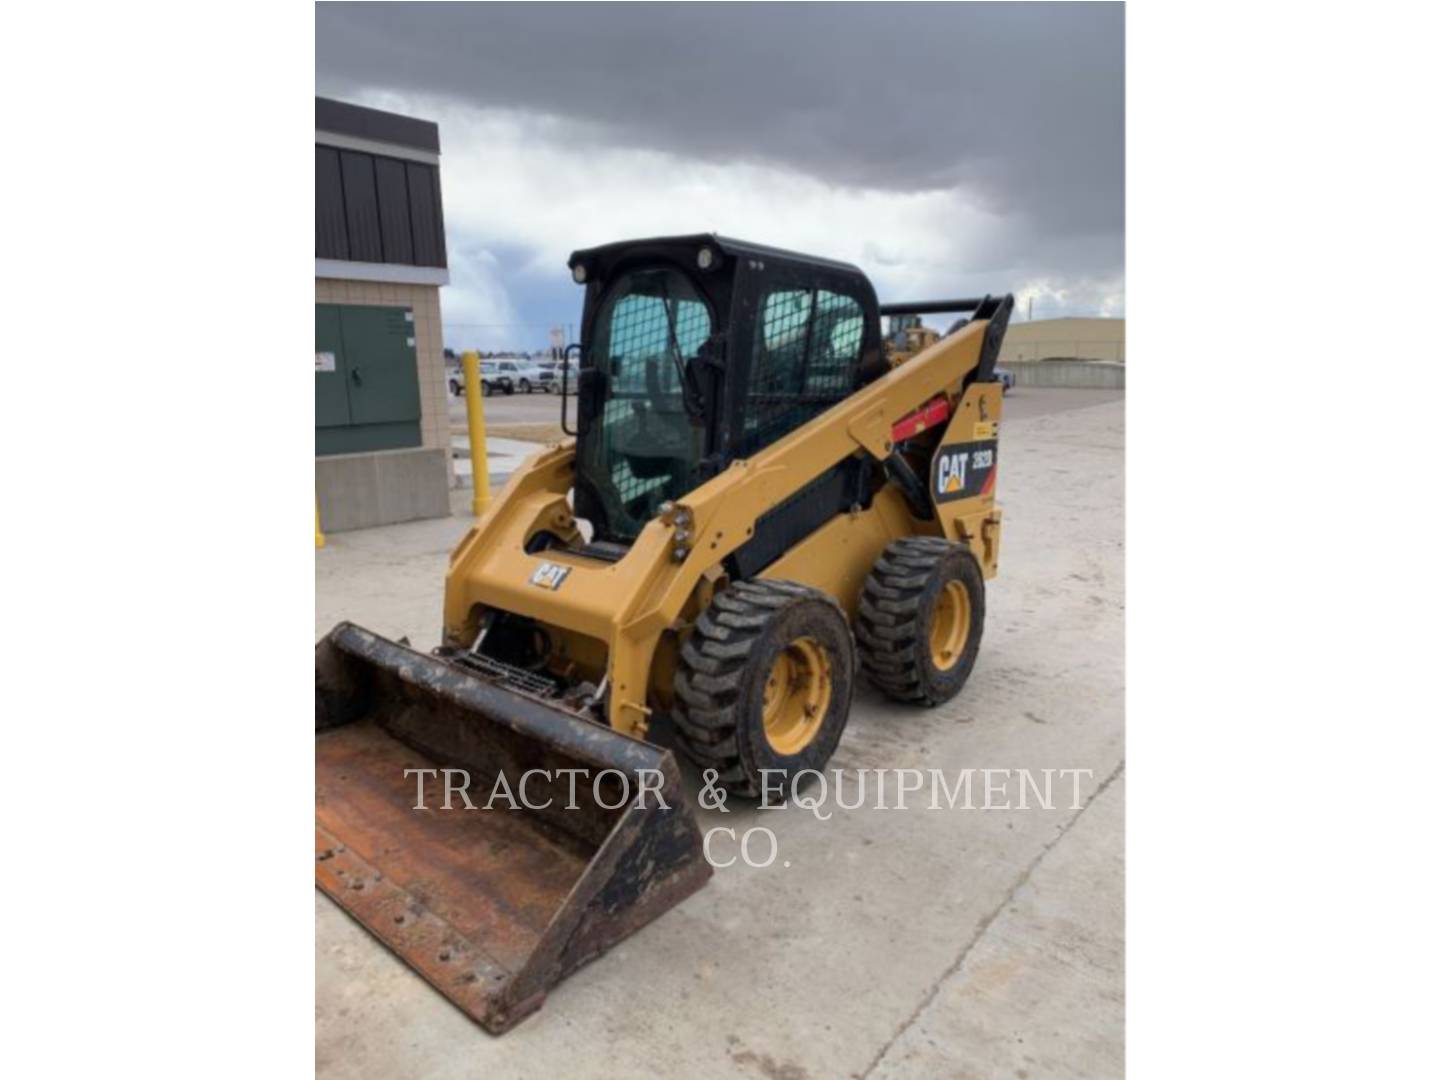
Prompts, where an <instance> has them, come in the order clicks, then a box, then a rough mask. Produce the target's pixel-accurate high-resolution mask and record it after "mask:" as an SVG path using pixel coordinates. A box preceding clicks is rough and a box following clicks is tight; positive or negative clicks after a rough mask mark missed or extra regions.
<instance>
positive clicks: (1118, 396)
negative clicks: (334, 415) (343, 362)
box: [450, 386, 1125, 433]
mask: <svg viewBox="0 0 1440 1080" xmlns="http://www.w3.org/2000/svg"><path fill="white" fill-rule="evenodd" d="M1124 399H1125V391H1123V390H1064V389H1057V388H1049V387H1039V386H1017V387H1015V388H1014V389H1013V390H1011V391H1010V393H1008V394H1006V395H1005V417H1006V419H1008V420H1024V419H1026V418H1027V417H1031V416H1047V415H1049V414H1051V413H1057V412H1066V411H1068V410H1070V409H1077V408H1085V407H1087V406H1090V405H1098V404H1102V403H1104V402H1109V401H1123V400H1124ZM484 404H485V423H486V425H487V427H489V428H490V429H492V430H500V431H505V430H507V429H510V428H513V427H514V426H516V425H524V426H534V425H557V424H559V422H560V395H559V394H512V395H505V394H497V395H495V396H494V397H488V398H485V399H484ZM570 420H571V427H572V428H573V427H574V420H575V403H574V399H573V397H572V398H571V400H570ZM450 423H451V426H452V428H453V429H454V430H455V431H456V432H457V433H463V431H464V430H465V399H464V397H452V398H451V399H450Z"/></svg>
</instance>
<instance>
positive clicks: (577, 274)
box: [570, 263, 586, 285]
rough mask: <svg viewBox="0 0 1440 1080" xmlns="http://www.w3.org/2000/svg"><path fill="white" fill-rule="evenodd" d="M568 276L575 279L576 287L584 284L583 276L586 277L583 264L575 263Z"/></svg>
mask: <svg viewBox="0 0 1440 1080" xmlns="http://www.w3.org/2000/svg"><path fill="white" fill-rule="evenodd" d="M570 276H571V277H573V278H574V279H575V284H576V285H584V284H585V276H586V275H585V264H584V263H576V264H575V267H574V269H573V270H571V271H570Z"/></svg>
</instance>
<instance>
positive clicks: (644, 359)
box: [569, 234, 886, 545]
mask: <svg viewBox="0 0 1440 1080" xmlns="http://www.w3.org/2000/svg"><path fill="white" fill-rule="evenodd" d="M569 265H570V268H571V273H572V275H573V276H574V278H575V281H576V282H578V283H580V284H583V285H584V286H585V310H584V315H583V317H582V322H581V359H580V376H579V409H578V425H579V426H578V437H577V443H576V445H577V450H576V481H575V511H576V515H577V516H578V517H581V518H585V519H588V520H589V521H590V522H591V524H592V525H593V526H594V528H595V534H596V538H597V539H599V540H602V541H605V542H608V543H611V544H622V545H628V544H629V543H630V542H631V541H633V540H634V539H635V537H636V536H638V535H639V533H640V530H641V529H642V528H644V526H645V524H646V523H647V522H648V521H649V520H650V519H651V518H653V517H654V516H655V515H656V513H657V511H658V509H659V507H660V505H661V504H662V503H664V502H667V501H673V500H677V499H680V498H682V497H683V496H684V495H685V493H686V492H688V491H691V490H693V489H694V488H695V487H697V486H699V485H700V484H701V483H703V482H704V481H705V480H707V479H709V478H710V477H712V476H714V475H715V474H716V473H718V472H719V471H720V470H721V469H724V468H725V467H726V466H728V465H729V464H730V462H731V461H734V460H736V459H738V458H745V457H748V456H750V455H751V454H753V453H755V452H756V451H757V450H760V449H762V448H763V447H765V446H768V445H770V444H771V443H773V442H775V441H776V440H777V439H780V438H782V437H784V436H785V435H787V434H789V433H790V432H791V431H793V430H795V429H796V428H798V427H800V426H801V425H802V424H804V423H806V422H808V421H809V420H811V419H813V418H814V417H816V416H818V415H819V414H820V413H822V412H824V411H825V410H826V409H828V408H829V407H830V406H832V405H834V404H836V403H837V402H839V401H841V400H843V399H844V398H846V397H848V396H849V395H850V394H852V393H854V392H855V391H856V390H857V389H859V388H860V387H861V386H862V385H864V384H865V383H867V382H869V381H870V380H872V379H874V378H876V377H878V376H879V375H882V374H884V372H885V370H886V362H885V359H884V355H883V351H882V342H881V336H880V315H879V306H878V303H877V301H876V297H875V290H874V289H873V288H872V287H871V285H870V282H869V280H868V279H867V278H866V277H865V275H864V273H862V272H861V271H860V269H859V268H858V267H855V266H851V265H849V264H848V263H840V262H832V261H830V260H827V259H816V258H812V257H809V256H805V255H798V254H795V253H793V252H788V251H781V250H778V249H776V248H770V247H763V246H761V245H758V244H748V243H744V242H741V241H737V240H730V239H726V238H724V237H719V236H714V235H710V234H702V235H698V236H683V237H668V238H662V239H655V240H640V241H630V242H625V243H619V244H610V245H606V246H604V247H598V248H591V249H589V250H586V251H577V252H575V253H574V254H573V255H571V256H570V263H569ZM840 472H845V473H846V474H847V476H848V479H846V477H841V476H840V475H839V473H840ZM852 474H853V475H852ZM835 479H836V480H837V481H840V482H841V484H842V486H843V487H844V488H845V490H844V491H839V492H837V493H836V497H837V498H853V497H858V496H859V495H860V494H861V493H860V491H859V490H858V486H857V485H860V484H861V483H862V478H861V477H860V476H859V474H858V472H857V471H856V470H853V469H851V470H848V471H847V470H845V469H841V470H839V471H838V472H837V477H836V478H835ZM832 486H833V484H832ZM852 488H855V489H856V490H853V491H852V490H850V489H852ZM827 501H828V498H827Z"/></svg>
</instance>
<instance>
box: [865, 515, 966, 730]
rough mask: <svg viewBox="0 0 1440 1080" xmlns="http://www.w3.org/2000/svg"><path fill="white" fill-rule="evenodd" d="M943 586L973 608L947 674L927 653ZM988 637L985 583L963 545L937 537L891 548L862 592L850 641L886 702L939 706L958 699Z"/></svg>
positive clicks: (914, 538)
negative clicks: (955, 587)
mask: <svg viewBox="0 0 1440 1080" xmlns="http://www.w3.org/2000/svg"><path fill="white" fill-rule="evenodd" d="M947 581H958V582H960V583H961V585H962V586H963V587H964V589H965V593H966V595H967V596H968V598H969V601H970V605H969V606H970V624H969V632H968V634H967V636H966V640H965V645H964V648H963V649H962V650H961V653H960V658H959V659H958V660H957V661H956V662H955V664H954V665H953V666H952V667H950V668H948V669H941V668H939V667H937V666H936V664H935V660H934V657H933V656H932V654H931V651H930V623H931V619H932V618H933V616H934V614H935V607H936V603H937V601H938V599H939V597H940V593H941V591H942V589H943V588H944V587H945V583H946V582H947ZM984 629H985V576H984V574H983V573H981V570H980V564H979V563H978V562H976V561H975V556H974V555H972V554H971V553H970V549H969V548H968V547H966V546H965V545H964V544H957V543H954V542H952V541H950V540H942V539H940V538H939V537H934V536H910V537H906V538H905V539H903V540H895V541H893V542H892V543H890V544H889V545H888V546H887V547H886V548H885V552H884V554H882V555H881V556H880V558H878V559H876V560H875V566H874V567H873V568H872V569H871V571H870V574H869V576H868V577H867V578H866V579H865V587H864V588H863V589H862V590H861V591H860V605H859V612H858V617H857V619H856V620H855V638H856V641H857V644H858V645H859V650H860V664H861V666H862V668H863V669H864V671H865V676H866V678H868V679H869V680H870V682H871V683H873V684H874V685H875V686H876V687H877V688H878V689H880V690H882V691H884V693H885V695H886V696H887V697H890V698H892V699H894V700H895V701H903V702H907V703H916V704H921V705H939V704H940V703H941V702H942V701H949V700H950V699H951V698H953V697H954V696H955V695H956V694H958V693H959V692H960V688H961V687H963V686H964V685H965V680H966V679H968V678H969V677H970V672H971V670H972V669H973V668H974V667H975V657H976V655H977V654H978V653H979V651H980V638H981V636H982V634H983V632H984Z"/></svg>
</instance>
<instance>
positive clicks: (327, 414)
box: [315, 304, 350, 428]
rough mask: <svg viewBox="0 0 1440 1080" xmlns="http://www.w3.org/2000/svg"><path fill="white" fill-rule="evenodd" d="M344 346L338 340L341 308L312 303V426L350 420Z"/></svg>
mask: <svg viewBox="0 0 1440 1080" xmlns="http://www.w3.org/2000/svg"><path fill="white" fill-rule="evenodd" d="M344 357H345V349H344V347H343V345H342V344H341V340H340V308H339V307H338V306H337V305H335V304H316V305H315V426H316V428H330V427H345V426H346V425H347V424H349V423H350V394H349V392H348V391H347V390H346V388H345V381H346V378H347V376H346V373H345V360H344Z"/></svg>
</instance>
